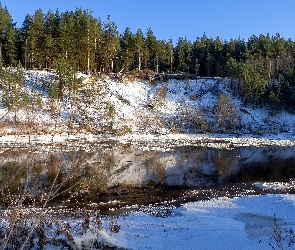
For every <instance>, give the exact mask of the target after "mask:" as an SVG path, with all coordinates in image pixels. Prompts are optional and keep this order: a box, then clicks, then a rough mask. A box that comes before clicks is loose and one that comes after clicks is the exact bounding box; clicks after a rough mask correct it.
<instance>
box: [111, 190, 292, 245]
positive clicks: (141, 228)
mask: <svg viewBox="0 0 295 250" xmlns="http://www.w3.org/2000/svg"><path fill="white" fill-rule="evenodd" d="M274 215H275V216H276V219H277V222H278V224H279V226H280V227H281V229H289V228H290V227H291V228H293V230H294V229H295V195H263V196H248V197H241V198H234V199H229V198H219V199H213V200H209V201H198V202H191V203H187V204H184V205H183V206H181V207H179V208H176V209H172V211H171V215H169V216H168V217H157V216H153V215H151V214H145V213H143V212H134V213H131V214H128V215H125V216H121V217H119V219H118V224H119V225H120V227H121V230H120V231H119V233H118V234H113V235H112V236H110V237H111V238H110V239H111V240H110V246H118V247H125V248H127V249H245V250H247V249H249V250H250V249H251V250H252V249H272V248H271V246H270V245H269V243H271V244H272V245H273V246H275V242H274V240H273V239H271V236H272V235H273V224H274ZM282 232H284V230H282ZM288 243H289V242H288V241H287V240H285V241H284V242H283V245H284V247H286V246H287V244H288ZM294 248H295V245H293V248H290V249H294ZM284 249H285V248H284Z"/></svg>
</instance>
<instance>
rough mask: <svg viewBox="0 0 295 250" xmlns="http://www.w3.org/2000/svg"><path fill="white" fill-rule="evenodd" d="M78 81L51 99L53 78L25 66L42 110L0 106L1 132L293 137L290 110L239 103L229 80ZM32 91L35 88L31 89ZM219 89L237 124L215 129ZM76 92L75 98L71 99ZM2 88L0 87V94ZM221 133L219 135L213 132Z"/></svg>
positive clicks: (28, 90) (28, 88) (294, 122)
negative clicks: (18, 125)
mask: <svg viewBox="0 0 295 250" xmlns="http://www.w3.org/2000/svg"><path fill="white" fill-rule="evenodd" d="M78 77H82V79H83V84H82V86H81V87H80V89H79V90H78V91H77V92H76V93H75V94H73V93H70V92H68V90H65V95H64V99H63V100H62V101H60V102H56V101H52V100H50V98H49V97H48V89H49V88H50V86H51V85H52V84H53V83H56V77H55V75H54V74H52V73H48V72H45V71H27V72H26V86H25V88H24V89H25V90H24V91H25V92H26V93H30V94H31V95H37V94H39V95H42V103H43V109H42V110H36V109H29V110H22V109H21V110H19V111H17V112H16V113H15V112H7V109H6V108H4V107H3V106H0V121H1V123H2V127H1V131H0V132H1V135H7V134H24V133H28V131H25V130H24V129H23V130H22V129H20V128H16V127H15V126H12V124H13V122H14V121H15V117H17V121H18V122H21V123H27V124H28V123H30V124H33V126H32V128H31V132H32V133H33V134H37V135H40V134H41V135H45V134H49V135H51V134H55V135H56V134H63V133H66V134H79V133H80V134H97V133H103V132H105V131H106V128H107V129H108V130H107V132H110V131H111V132H112V133H113V134H116V135H124V134H125V135H134V136H136V135H174V134H204V133H205V134H206V133H208V134H209V136H211V135H212V136H211V137H214V136H215V135H217V134H220V133H222V135H223V136H221V137H228V136H229V137H232V136H233V135H228V134H234V136H235V137H237V136H239V137H255V138H261V137H262V138H269V139H294V131H295V127H294V126H295V115H293V114H289V113H287V112H280V113H277V114H276V115H274V116H271V115H270V114H271V112H270V110H269V109H268V108H253V107H251V106H244V105H243V103H242V101H241V100H240V99H239V98H238V97H237V96H235V95H233V93H232V91H231V90H230V80H229V79H221V78H198V79H196V80H173V79H170V80H167V81H164V82H156V83H149V82H148V81H144V80H132V81H128V79H126V80H123V82H121V81H119V80H118V79H115V78H108V77H107V78H98V79H94V78H93V77H90V76H87V75H83V74H79V75H78ZM36 92H37V93H36ZM221 94H225V95H226V96H227V98H228V100H229V101H230V102H231V103H232V104H233V106H234V108H235V111H236V113H237V116H238V119H239V121H240V126H239V127H238V128H236V129H220V126H219V124H218V121H217V120H218V119H217V113H216V106H217V103H218V99H219V97H220V95H221ZM73 95H75V101H74V102H73V101H71V98H69V97H72V96H73ZM1 96H2V93H1V91H0V98H1ZM247 135H248V136H247ZM217 137H220V135H217Z"/></svg>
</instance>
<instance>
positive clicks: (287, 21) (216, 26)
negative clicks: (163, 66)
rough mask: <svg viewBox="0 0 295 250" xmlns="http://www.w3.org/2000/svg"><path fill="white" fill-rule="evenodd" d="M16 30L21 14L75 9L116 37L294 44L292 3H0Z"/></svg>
mask: <svg viewBox="0 0 295 250" xmlns="http://www.w3.org/2000/svg"><path fill="white" fill-rule="evenodd" d="M0 2H1V3H2V6H7V8H8V10H9V12H10V14H11V15H12V17H13V20H14V21H15V22H17V26H18V27H20V26H21V25H22V23H23V21H24V18H25V16H26V14H31V15H33V14H34V13H35V11H36V10H37V9H38V8H41V9H42V10H43V12H44V13H46V12H47V11H48V10H50V9H51V10H52V11H53V12H55V11H56V9H59V11H60V12H65V11H67V10H69V11H71V10H75V8H76V7H78V8H82V9H91V10H92V11H93V13H92V15H93V16H94V17H96V18H100V19H101V20H102V21H105V20H106V18H107V16H108V15H110V16H111V19H112V20H113V21H114V22H115V23H116V25H117V26H118V30H119V32H120V33H122V32H124V30H125V28H126V27H130V28H131V30H132V31H133V32H136V31H137V29H138V28H140V29H141V30H142V31H143V33H146V31H147V29H148V28H149V27H151V28H152V30H153V32H154V34H155V36H156V37H157V39H164V40H168V39H169V38H170V37H171V38H172V39H173V41H174V42H176V41H177V39H178V38H179V37H183V38H184V37H186V38H187V39H188V40H191V41H194V40H195V39H196V37H201V36H202V35H203V34H204V32H205V33H206V35H207V36H208V37H212V38H215V37H216V36H219V37H221V38H222V39H224V40H229V39H230V38H238V37H241V38H244V39H245V40H247V39H248V38H250V36H252V35H256V36H258V35H259V34H264V35H265V34H267V33H270V35H275V34H276V33H279V34H280V35H281V36H282V37H284V38H285V39H288V38H291V39H292V40H295V0H165V1H164V0H145V1H143V0H29V1H24V0H0Z"/></svg>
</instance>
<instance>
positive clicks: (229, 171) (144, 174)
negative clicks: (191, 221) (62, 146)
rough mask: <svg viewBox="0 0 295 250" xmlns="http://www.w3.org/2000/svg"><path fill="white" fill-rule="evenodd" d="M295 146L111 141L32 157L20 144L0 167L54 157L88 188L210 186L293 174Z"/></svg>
mask: <svg viewBox="0 0 295 250" xmlns="http://www.w3.org/2000/svg"><path fill="white" fill-rule="evenodd" d="M294 150H295V147H294V146H288V147H280V146H269V147H236V148H232V149H217V148H209V147H199V146H180V147H175V148H173V149H171V150H170V151H166V152H162V151H145V150H140V149H137V148H135V147H133V146H126V145H125V146H123V145H113V146H112V147H107V148H99V149H95V147H94V150H93V151H92V152H84V151H79V152H62V153H61V152H60V153H54V157H53V156H52V154H51V155H50V157H46V156H45V155H44V154H40V155H38V157H36V156H34V157H33V156H32V153H31V154H30V156H28V153H27V152H26V151H25V150H22V151H13V152H11V151H6V152H3V153H2V154H0V161H1V165H0V171H1V173H2V175H3V173H4V172H3V170H4V169H6V168H7V166H9V165H11V163H12V162H14V165H15V163H16V162H18V163H19V164H20V165H21V164H22V163H21V162H26V163H27V162H29V161H31V159H32V158H36V159H38V166H43V168H45V167H46V166H47V167H50V169H51V170H50V171H54V169H55V168H56V167H54V160H55V161H57V162H58V167H63V168H64V171H71V170H70V168H68V169H67V168H66V166H67V165H75V166H78V167H79V171H80V175H79V178H84V180H83V181H82V183H83V185H84V187H85V189H91V190H93V191H97V190H102V189H108V188H112V187H115V186H118V185H127V186H133V187H145V186H156V185H165V186H183V187H210V186H216V185H218V184H223V183H229V182H249V181H261V180H278V179H289V178H295V154H294ZM61 160H62V163H61ZM48 161H50V162H48ZM39 171H41V170H39ZM6 178H9V177H6ZM43 178H44V177H43Z"/></svg>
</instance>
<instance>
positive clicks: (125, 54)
mask: <svg viewBox="0 0 295 250" xmlns="http://www.w3.org/2000/svg"><path fill="white" fill-rule="evenodd" d="M135 42H136V40H135V35H134V34H133V33H132V32H131V30H130V28H126V30H125V32H124V33H123V35H122V36H121V40H120V45H121V46H120V47H121V57H122V68H123V69H124V71H127V72H128V71H129V70H131V69H132V66H133V65H134V55H135V53H136V47H135Z"/></svg>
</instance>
